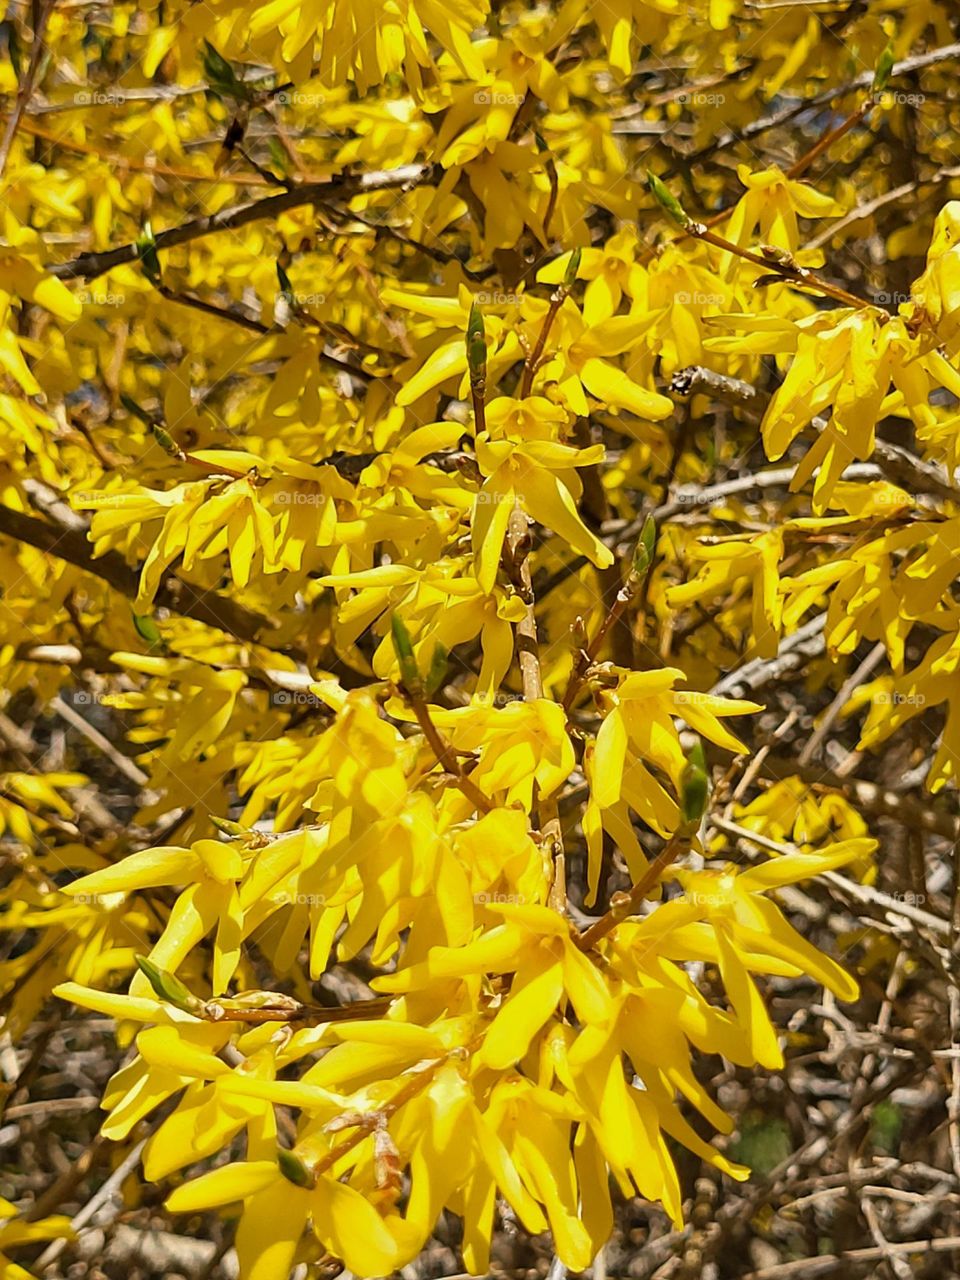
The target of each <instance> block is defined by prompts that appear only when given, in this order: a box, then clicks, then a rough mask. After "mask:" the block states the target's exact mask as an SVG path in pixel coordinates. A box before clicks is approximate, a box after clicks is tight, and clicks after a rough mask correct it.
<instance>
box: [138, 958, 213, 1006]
mask: <svg viewBox="0 0 960 1280" xmlns="http://www.w3.org/2000/svg"><path fill="white" fill-rule="evenodd" d="M134 959H135V960H136V962H137V966H138V968H139V969H140V972H141V973H142V974H144V975H145V977H146V978H147V980H148V982H149V983H150V985H151V987H153V990H154V993H155V995H156V996H157V998H158V999H159V1000H165V1001H166V1002H167V1004H172V1005H173V1007H174V1008H175V1009H182V1010H183V1012H184V1013H199V1012H200V1010H201V1009H202V1008H203V1001H202V1000H198V999H197V997H196V996H195V995H194V994H193V993H192V992H191V991H188V990H187V988H186V987H185V986H184V985H183V983H182V982H181V981H180V979H179V978H178V977H177V976H176V975H175V974H173V973H170V972H168V971H167V970H166V969H161V968H160V966H159V965H158V964H154V963H153V961H152V960H151V959H149V958H148V957H147V956H135V957H134Z"/></svg>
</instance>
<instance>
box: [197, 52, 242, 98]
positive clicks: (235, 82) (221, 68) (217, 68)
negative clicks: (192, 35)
mask: <svg viewBox="0 0 960 1280" xmlns="http://www.w3.org/2000/svg"><path fill="white" fill-rule="evenodd" d="M202 61H203V74H204V75H205V76H206V77H207V80H208V81H209V83H210V87H211V89H215V90H217V92H219V93H228V94H230V95H231V97H234V98H246V97H248V96H249V95H248V93H247V90H246V88H245V86H244V84H243V82H242V81H241V80H240V79H239V78H238V76H237V73H236V72H235V71H234V69H233V67H232V66H231V65H230V63H229V62H228V61H227V60H226V58H225V57H224V56H223V54H222V53H220V51H219V50H218V49H215V48H214V46H213V45H212V44H211V43H210V41H209V40H204V42H203V55H202Z"/></svg>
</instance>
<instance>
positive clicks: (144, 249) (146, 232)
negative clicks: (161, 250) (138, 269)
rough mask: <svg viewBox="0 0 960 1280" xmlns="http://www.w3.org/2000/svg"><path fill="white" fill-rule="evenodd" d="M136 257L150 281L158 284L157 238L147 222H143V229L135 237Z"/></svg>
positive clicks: (158, 259)
mask: <svg viewBox="0 0 960 1280" xmlns="http://www.w3.org/2000/svg"><path fill="white" fill-rule="evenodd" d="M137 257H138V258H139V259H140V265H141V266H142V267H143V271H144V275H146V277H147V279H148V280H149V281H150V283H151V284H159V283H160V258H159V257H158V256H157V240H156V237H155V236H154V234H153V227H152V226H151V225H150V223H149V222H145V223H144V224H143V230H142V231H141V233H140V235H139V236H138V237H137Z"/></svg>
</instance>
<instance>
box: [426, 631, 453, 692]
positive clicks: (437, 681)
mask: <svg viewBox="0 0 960 1280" xmlns="http://www.w3.org/2000/svg"><path fill="white" fill-rule="evenodd" d="M448 657H449V654H448V653H447V650H446V649H445V648H444V647H443V645H442V644H438V645H437V646H436V647H435V648H434V650H433V657H432V658H431V659H430V670H429V671H428V672H427V678H426V680H425V681H424V682H423V689H424V692H425V693H426V694H427V696H428V697H429V696H430V695H431V694H434V693H436V691H437V690H438V689H439V688H440V686H441V685H442V684H443V682H444V680H445V679H446V676H447V658H448Z"/></svg>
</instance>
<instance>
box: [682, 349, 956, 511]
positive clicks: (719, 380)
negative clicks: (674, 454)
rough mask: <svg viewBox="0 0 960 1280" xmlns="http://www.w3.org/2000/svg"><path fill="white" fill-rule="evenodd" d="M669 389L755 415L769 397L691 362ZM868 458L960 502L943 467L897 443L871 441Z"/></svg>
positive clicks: (889, 473)
mask: <svg viewBox="0 0 960 1280" xmlns="http://www.w3.org/2000/svg"><path fill="white" fill-rule="evenodd" d="M670 389H671V390H672V391H674V392H676V393H677V394H678V395H682V396H693V395H698V394H707V395H713V396H715V397H716V398H717V399H718V400H723V401H724V402H725V403H726V404H732V405H736V406H738V407H742V408H745V409H749V410H751V411H752V412H753V413H755V414H756V415H757V416H758V417H760V416H762V415H763V413H764V412H765V411H766V408H767V406H768V404H769V403H770V399H771V397H770V396H769V395H768V394H767V393H766V392H763V391H759V390H758V389H757V388H756V387H754V386H752V385H751V384H750V383H749V382H743V381H742V380H741V379H740V378H728V377H727V376H726V374H723V373H715V372H714V371H713V370H712V369H705V368H703V367H702V366H700V365H691V366H690V367H689V368H687V369H681V370H680V371H679V372H678V373H675V374H674V375H673V381H672V382H671V387H670ZM810 425H811V426H812V427H814V429H815V430H817V431H825V430H826V428H827V425H828V423H827V420H826V418H820V417H817V418H813V419H812V421H811V424H810ZM871 459H872V460H873V461H874V462H875V463H876V465H877V466H878V467H879V468H880V470H881V471H882V472H883V473H884V475H885V476H886V477H887V478H888V479H889V480H892V481H893V482H894V483H895V484H899V485H903V486H904V487H905V488H907V489H909V490H910V491H912V492H916V493H928V494H932V495H933V496H935V497H938V498H942V499H944V500H946V501H949V502H960V488H958V487H957V486H956V485H954V484H953V482H952V481H951V479H950V477H949V475H948V474H947V471H946V469H945V468H944V467H939V466H937V465H936V464H934V463H931V462H924V461H923V460H922V459H920V458H915V457H913V455H912V454H910V453H908V452H907V450H906V449H902V448H901V447H900V446H899V445H895V444H890V443H889V442H888V441H886V440H877V441H875V443H874V447H873V453H872V454H871Z"/></svg>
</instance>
